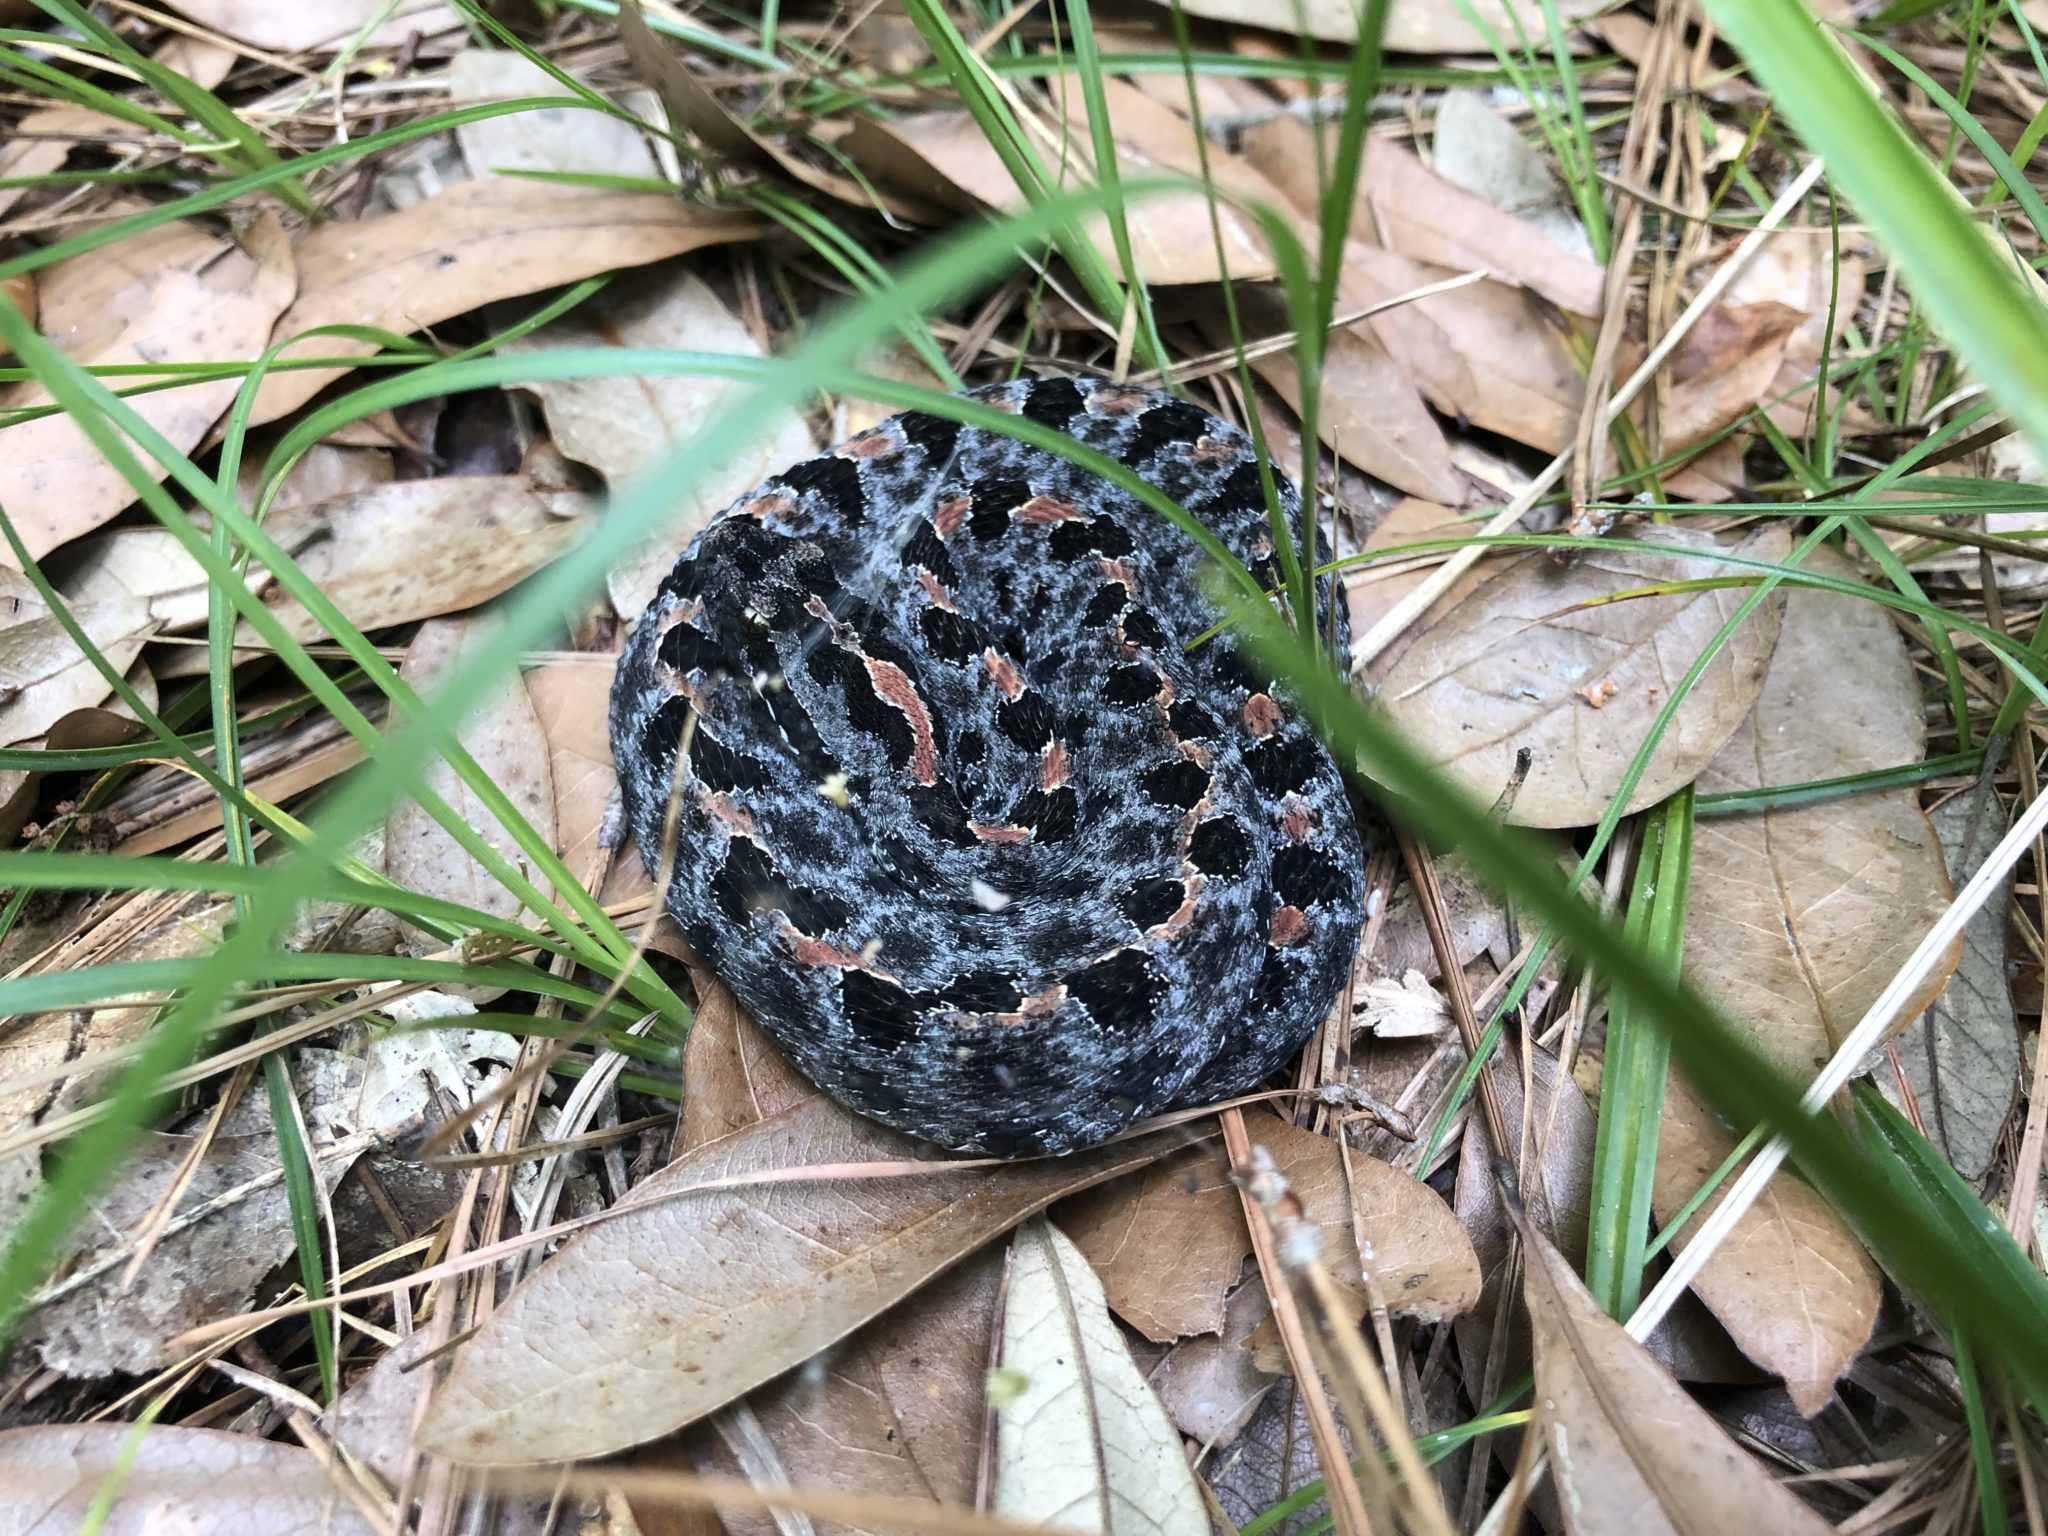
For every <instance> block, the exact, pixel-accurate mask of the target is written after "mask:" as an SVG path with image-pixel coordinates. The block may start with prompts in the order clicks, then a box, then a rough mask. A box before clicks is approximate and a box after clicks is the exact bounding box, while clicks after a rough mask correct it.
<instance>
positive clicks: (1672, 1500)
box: [1523, 1229, 1832, 1536]
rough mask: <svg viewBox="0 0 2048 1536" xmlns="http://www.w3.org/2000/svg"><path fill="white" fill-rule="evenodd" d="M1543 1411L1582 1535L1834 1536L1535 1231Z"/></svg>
mask: <svg viewBox="0 0 2048 1536" xmlns="http://www.w3.org/2000/svg"><path fill="white" fill-rule="evenodd" d="M1523 1242H1524V1244H1525V1245H1526V1260H1525V1264H1526V1270H1525V1278H1524V1282H1523V1295H1524V1296H1525V1297H1526V1299H1527V1301H1528V1304H1529V1316H1530V1322H1531V1326H1532V1328H1533V1330H1534V1335H1535V1346H1536V1415H1537V1422H1538V1424H1539V1425H1541V1427H1542V1432H1543V1436H1544V1442H1545V1444H1546V1445H1548V1446H1549V1448H1550V1464H1551V1475H1552V1476H1553V1477H1554V1478H1555V1479H1556V1482H1557V1488H1558V1494H1559V1499H1560V1502H1561V1503H1562V1505H1563V1507H1564V1511H1565V1523H1566V1528H1567V1529H1568V1530H1570V1531H1571V1532H1572V1536H1662V1533H1665V1532H1670V1533H1672V1536H1724V1533H1726V1532H1728V1531H1750V1532H1757V1533H1764V1532H1769V1533H1772V1536H1825V1533H1827V1532H1828V1531H1830V1530H1831V1529H1832V1527H1830V1526H1829V1525H1828V1523H1827V1522H1826V1521H1824V1520H1822V1519H1821V1518H1820V1517H1819V1516H1818V1515H1816V1514H1814V1512H1813V1511H1812V1510H1810V1509H1808V1508H1807V1507H1806V1506H1805V1505H1804V1504H1802V1503H1800V1502H1799V1499H1798V1498H1797V1497H1796V1496H1795V1495H1794V1494H1792V1493H1790V1492H1788V1491H1787V1490H1786V1489H1785V1488H1784V1486H1783V1485H1782V1484H1780V1483H1778V1482H1777V1481H1776V1480H1774V1479H1773V1478H1771V1477H1770V1476H1768V1475H1767V1474H1766V1473H1765V1472H1764V1470H1763V1469H1762V1468H1761V1467H1759V1466H1758V1465H1757V1464H1756V1463H1755V1462H1754V1461H1752V1460H1750V1458H1749V1457H1748V1456H1746V1455H1745V1454H1744V1453H1743V1452H1742V1451H1741V1450H1740V1449H1739V1448H1738V1447H1737V1446H1736V1445H1735V1443H1734V1442H1733V1441H1731V1440H1730V1439H1729V1438H1728V1437H1727V1435H1726V1434H1725V1433H1723V1432H1722V1430H1721V1427H1720V1426H1719V1425H1718V1424H1716V1423H1715V1422H1714V1421H1713V1419H1712V1418H1711V1417H1709V1416H1708V1414H1707V1413H1706V1411H1705V1410H1704V1409H1702V1408H1700V1407H1699V1405H1698V1404H1696V1403H1694V1402H1693V1400H1692V1399H1691V1398H1690V1397H1689V1396H1687V1395H1686V1392H1685V1390H1684V1388H1682V1387H1680V1386H1679V1385H1678V1383H1677V1382H1675V1381H1673V1380H1672V1379H1671V1378H1670V1377H1669V1376H1668V1375H1666V1374H1665V1372H1664V1370H1663V1369H1662V1368H1661V1367H1660V1366H1659V1365H1658V1364H1657V1362H1656V1361H1654V1360H1652V1359H1651V1358H1650V1356H1649V1353H1648V1351H1646V1350H1645V1349H1644V1348H1643V1347H1642V1346H1641V1345H1640V1344H1638V1343H1636V1342H1635V1341H1634V1340H1633V1339H1631V1338H1630V1337H1629V1336H1628V1335H1627V1333H1625V1332H1624V1331H1623V1330H1622V1327H1621V1325H1620V1324H1619V1323H1617V1322H1615V1321H1614V1319H1613V1318H1611V1317H1609V1316H1608V1315H1607V1314H1606V1313H1605V1312H1603V1311H1601V1310H1600V1306H1599V1303H1597V1302H1596V1301H1594V1300H1593V1297H1592V1294H1591V1293H1590V1292H1589V1291H1588V1290H1587V1289H1586V1287H1585V1285H1584V1284H1583V1283H1582V1282H1581V1281H1580V1279H1579V1277H1578V1276H1577V1275H1575V1274H1573V1273H1572V1270H1571V1266H1570V1265H1569V1264H1567V1263H1566V1262H1565V1261H1564V1258H1563V1257H1562V1256H1561V1255H1560V1254H1559V1253H1558V1251H1557V1249H1556V1248H1555V1247H1553V1246H1552V1245H1551V1243H1550V1240H1549V1239H1548V1238H1546V1237H1544V1236H1543V1234H1542V1233H1541V1232H1539V1231H1535V1230H1534V1229H1525V1230H1524V1233H1523Z"/></svg>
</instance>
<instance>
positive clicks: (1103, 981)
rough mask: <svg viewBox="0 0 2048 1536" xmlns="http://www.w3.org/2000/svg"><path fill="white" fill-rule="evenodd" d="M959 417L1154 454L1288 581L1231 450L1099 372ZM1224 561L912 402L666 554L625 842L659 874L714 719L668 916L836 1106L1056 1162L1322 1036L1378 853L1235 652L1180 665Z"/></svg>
mask: <svg viewBox="0 0 2048 1536" xmlns="http://www.w3.org/2000/svg"><path fill="white" fill-rule="evenodd" d="M971 398H973V399H976V400H979V401H981V402H983V403H985V404H987V405H991V406H995V407H997V408H1000V409H1004V410H1010V411H1015V412H1017V413H1019V414H1021V415H1024V416H1028V417H1030V418H1032V419H1034V420H1037V421H1040V422H1043V423H1045V424H1047V425H1048V426H1051V427H1054V428H1056V429H1058V430H1061V431H1064V432H1067V433H1069V434H1071V435H1072V436H1073V437H1075V438H1077V439H1079V440H1080V441H1081V442H1083V443H1086V444H1088V445H1090V446H1092V447H1094V448H1096V449H1099V450H1100V451H1102V452H1103V453H1106V454H1108V455H1110V456H1111V457H1113V458H1115V459H1117V460H1119V461H1120V462H1122V463H1124V464H1127V465H1129V466H1130V467H1131V468H1132V469H1133V470H1135V471H1136V472H1137V473H1138V474H1140V475H1142V476H1143V477H1144V478H1146V479H1147V480H1149V481H1150V482H1151V483H1153V484H1154V485H1157V486H1158V487H1160V488H1161V489H1162V490H1164V491H1165V492H1166V493H1167V494H1168V495H1169V496H1172V497H1173V498H1175V499H1176V500H1177V501H1179V502H1180V503H1181V505H1183V506H1184V507H1186V508H1187V509H1188V510H1189V511H1190V512H1192V513H1194V514H1195V515H1196V516H1198V517H1200V518H1201V519H1202V520H1203V521H1204V522H1205V523H1206V524H1207V525H1208V526H1209V527H1210V528H1211V529H1213V530H1214V531H1215V532H1216V534H1217V535H1218V536H1219V537H1220V538H1221V539H1222V540H1223V542H1224V543H1225V544H1227V545H1228V546H1229V547H1230V548H1231V549H1232V550H1233V551H1234V552H1235V553H1236V554H1237V556H1238V557H1239V558H1240V559H1242V560H1243V561H1244V562H1245V563H1246V564H1247V565H1248V566H1249V567H1250V568H1251V570H1252V571H1253V573H1254V575H1256V576H1257V577H1258V578H1259V579H1260V580H1261V581H1265V582H1267V583H1268V584H1270V583H1271V581H1272V580H1273V561H1272V558H1271V554H1272V551H1271V540H1270V535H1269V528H1268V525H1267V521H1266V516H1265V511H1264V503H1263V500H1262V498H1261V493H1260V489H1259V477H1258V470H1257V465H1256V463H1255V461H1254V458H1253V450H1252V445H1251V443H1250V442H1249V441H1248V440H1247V439H1246V438H1245V436H1244V435H1243V434H1242V433H1241V432H1239V431H1238V430H1237V429H1236V428H1234V427H1232V426H1230V425H1228V424H1227V423H1225V422H1223V421H1220V420H1218V419H1217V418H1215V417H1213V416H1210V415H1209V414H1207V413H1206V412H1204V411H1202V410H1200V409H1199V408H1197V407H1196V406H1193V405H1190V404H1188V403H1187V402H1186V401H1182V400H1176V399H1174V398H1172V397H1171V396H1168V395H1162V394H1152V393H1147V392H1145V391H1141V390H1136V389H1131V388H1127V387H1124V386H1121V385H1115V384H1110V383H1106V382H1100V381H1095V380H1088V379H1081V380H1069V379H1038V380H1023V381H1019V382H1016V383H1010V384H1002V385H996V386H993V387H991V388H987V389H981V390H977V391H975V392H974V393H973V395H972V397H971ZM1282 495H1283V498H1284V505H1285V507H1286V509H1287V512H1288V515H1289V516H1290V517H1297V516H1298V515H1299V503H1298V500H1297V498H1296V496H1295V493H1294V490H1293V488H1292V487H1291V486H1287V485H1285V484H1284V483H1283V485H1282ZM1198 560H1199V556H1198V553H1197V551H1196V549H1195V547H1194V545H1193V543H1192V542H1191V541H1190V540H1189V539H1188V537H1187V536H1186V535H1185V534H1184V533H1182V532H1180V531H1179V530H1178V529H1176V528H1174V527H1173V526H1172V525H1171V524H1170V523H1168V522H1167V521H1166V520H1165V519H1164V518H1162V517H1160V516H1159V515H1158V514H1156V513H1154V512H1152V511H1150V510H1148V509H1146V508H1144V507H1143V506H1141V505H1140V504H1139V503H1138V502H1137V501H1136V500H1135V499H1134V498H1132V497H1131V496H1130V495H1128V494H1127V493H1125V492H1123V491H1121V490H1118V489H1116V488H1115V487H1113V486H1111V485H1109V484H1108V483H1107V482H1105V481H1103V480H1102V479H1101V478H1099V477H1098V476H1095V475H1092V474H1089V473H1087V472H1085V471H1082V470H1080V469H1078V468H1076V467H1075V466H1073V465H1071V464H1069V463H1067V462H1066V461H1065V460H1063V459H1060V458H1058V457H1057V456H1055V455H1052V454H1048V453H1046V452H1044V451H1042V450H1039V449H1036V448H1032V447H1030V446H1027V445H1025V444H1023V443H1019V442H1017V441H1015V440H1013V439H1010V438H1006V437H1002V436H999V435H994V434H990V433H987V432H984V431H981V430H978V429H975V428H963V427H960V426H959V425H957V424H956V423H953V422H950V421H946V420H942V419H940V418H938V417H935V416H929V415H924V414H920V413H909V414H906V415H902V416H898V417H895V418H892V419H891V420H889V421H886V422H883V423H882V424H881V425H880V426H877V427H875V428H872V429H871V430H869V431H867V432H863V433H862V434H860V435H859V436H858V437H855V438H853V439H852V440H850V441H849V442H846V443H842V444H841V445H839V447H837V448H835V449H833V450H832V451H831V452H829V453H826V454H824V455H821V456H820V457H818V458H815V459H812V460H810V461H809V462H807V463H804V464H799V465H797V466H796V467H795V468H793V469H790V470H788V471H786V472H784V473H783V474H781V475H778V476H776V477H775V478H774V479H771V480H769V481H768V482H767V483H766V484H765V485H763V486H761V487H760V488H759V489H758V490H756V491H754V492H752V493H751V494H749V495H747V496H745V497H743V498H741V499H740V501H739V502H738V503H737V504H735V505H734V506H733V508H732V509H731V510H730V511H729V512H727V513H726V514H725V515H724V516H723V517H722V518H720V519H719V520H718V521H717V522H715V523H713V524H712V525H711V526H710V527H708V528H706V529H705V530H704V532H703V533H702V534H701V535H699V536H698V538H697V539H696V540H695V542H693V543H692V544H691V546H690V548H689V549H688V550H687V551H686V552H685V553H684V554H683V556H682V558H681V559H680V560H679V561H678V562H677V563H676V566H675V569H674V570H673V571H672V572H671V573H670V574H669V576H668V578H667V580H666V581H665V582H664V583H663V584H662V587H661V590H660V592H659V593H658V594H657V596H656V597H655V599H654V601H653V603H652V604H651V605H649V607H648V609H647V612H646V614H645V616H644V617H643V618H642V619H641V621H640V624H639V627H638V628H637V629H636V630H635V631H634V634H633V637H632V640H631V642H630V643H629V644H628V646H627V648H626V651H625V654H624V656H623V658H622V659H621V661H620V664H619V671H618V680H617V682H616V683H615V685H614V687H613V691H612V750H613V755H614V757H615V759H616V761H617V765H618V775H619V783H620V786H621V789H622V791H623V795H624V800H625V806H626V811H627V815H628V818H629V820H630V823H631V826H632V828H633V832H634V835H635V837H636V839H637V841H638V843H639V846H640V849H641V851H642V853H643V855H644V856H645V857H646V858H647V860H648V863H649V866H650V868H651V867H653V865H654V863H655V861H656V855H657V853H658V851H659V848H660V844H661V831H662V821H663V816H664V812H665V808H666V805H667V801H668V796H669V789H670V785H671V782H672V781H673V778H674V776H675V773H676V753H677V751H678V749H679V747H680V745H681V743H682V742H683V740H684V737H685V725H686V722H688V721H689V718H690V716H691V714H692V713H693V712H694V713H695V715H696V717H697V718H696V721H695V725H694V729H693V730H691V731H690V732H689V750H688V761H687V763H686V764H685V765H684V766H683V771H682V778H681V792H680V793H681V799H680V832H679V838H678V851H677V855H676V860H675V868H674V874H673V878H672V880H671V883H670V885H669V888H668V890H667V892H666V899H667V904H668V909H669V911H671V912H672V913H674V914H675V917H676V919H677V921H678V922H680V923H681V925H682V927H683V930H684V932H685V933H687V934H688V936H689V939H690V942H691V944H692V945H693V946H695V948H696V949H697V951H698V952H699V953H700V954H701V955H703V957H704V959H705V960H706V961H707V962H708V963H709V964H710V965H711V966H712V967H713V968H714V969H715V970H716V971H717V973H718V974H719V976H720V977H721V978H722V979H723V980H724V981H725V982H726V983H727V984H728V985H729V986H730V987H731V988H732V989H733V991H734V992H735V993H736V994H737V995H738V997H739V998H740V1000H741V1001H742V1002H743V1003H745V1004H746V1005H747V1007H748V1008H749V1009H750V1010H752V1012H753V1014H754V1016H755V1018H757V1019H758V1020H759V1021H760V1022H761V1024H762V1025H763V1026H764V1027H765V1028H766V1029H767V1030H768V1031H769V1033H770V1034H772V1035H773V1036H774V1037H775V1039H776V1041H777V1042H778V1043H779V1044H780V1045H781V1046H782V1048H783V1050H784V1051H786V1052H787V1053H788V1055H789V1056H790V1058H791V1059H792V1060H793V1061H794V1062H795V1063H796V1064H797V1066H798V1067H800V1068H801V1069H802V1070H803V1071H804V1072H805V1073H807V1074H808V1075H809V1076H810V1077H811V1078H812V1079H813V1080H814V1081H815V1082H817V1083H818V1085H819V1086H820V1087H822V1088H824V1089H825V1090H826V1091H827V1092H829V1093H831V1094H832V1095H833V1096H834V1097H836V1098H838V1099H839V1100H841V1101H842V1102H844V1103H846V1104H848V1105H850V1106H852V1107H853V1108H854V1109H857V1110H860V1111H861V1112H863V1113H865V1114H868V1115H872V1116H874V1117H875V1118H876V1119H878V1120H881V1121H883V1122H884V1123H886V1124H888V1125H892V1126H895V1127H897V1128H898V1129H900V1130H904V1131H907V1132H910V1133H911V1134H913V1135H916V1136H920V1137H924V1138H926V1139H928V1140H931V1141H935V1142H939V1143H941V1144H943V1145H945V1146H948V1147H952V1148H955V1149H958V1150H960V1151H968V1152H981V1153H989V1154H994V1155H997V1156H1005V1157H1011V1156H1026V1155H1031V1154H1037V1153H1055V1152H1066V1151H1071V1150H1073V1149H1075V1148H1079V1147H1085V1146H1089V1145H1091V1144H1093V1143H1095V1142H1098V1141H1101V1140H1103V1139H1104V1138H1106V1137H1109V1136H1113V1135H1115V1134H1116V1133H1117V1132H1118V1131H1120V1130H1122V1129H1123V1128H1124V1127H1126V1126H1127V1125H1129V1124H1130V1123H1131V1122H1132V1121H1134V1120H1137V1119H1140V1118H1142V1117H1144V1116H1147V1115H1152V1114H1157V1113H1158V1112H1160V1111H1161V1110H1164V1109H1167V1108H1170V1107H1173V1106H1176V1105H1183V1104H1201V1103H1207V1102H1212V1101H1214V1100H1216V1099H1219V1098H1223V1097H1227V1096H1229V1095H1231V1094H1234V1093H1239V1092H1243V1091H1245V1090H1246V1089H1248V1088H1250V1087H1252V1086H1254V1085H1255V1084H1257V1083H1258V1082H1259V1081H1260V1080H1261V1079H1262V1078H1264V1077H1266V1076H1267V1075H1268V1074H1270V1073H1271V1072H1272V1071H1273V1070H1274V1069H1275V1068H1277V1067H1279V1066H1280V1065H1282V1064H1283V1063H1284V1062H1285V1061H1286V1060H1287V1059H1288V1058H1289V1057H1290V1056H1291V1055H1292V1054H1293V1053H1294V1052H1296V1051H1297V1050H1299V1049H1300V1047H1301V1045H1302V1043H1303V1041H1304V1040H1306V1039H1307V1037H1308V1036H1309V1034H1310V1033H1311V1032H1312V1031H1313V1030H1314V1028H1315V1026H1316V1024H1317V1023H1318V1022H1320V1021H1321V1019H1322V1018H1323V1016H1324V1014H1325V1013H1326V1012H1327V1011H1328V1009H1329V1007H1330V1004H1331V1002H1332V1000H1333V999H1334V997H1335V995H1336V993H1337V991H1338V989H1339V988H1340V987H1341V986H1342V985H1343V983H1344V980H1345V978H1346V977H1347V975H1348V974H1349V968H1350V962H1351V956H1352V952H1353V949H1354V947H1355V945H1356V943H1357V938H1358V930H1359V926H1360V921H1361V913H1362V907H1363V898H1364V854H1363V850H1362V848H1361V845H1360V840H1359V833H1358V829H1357V826H1356V824H1355V823H1354V821H1353V817H1352V812H1351V807H1350V805H1349V803H1348V801H1347V800H1346V798H1345V795H1344V791H1343V786H1342V784H1341V783H1340V781H1339V778H1338V773H1337V769H1336V766H1335V764H1334V763H1333V762H1332V761H1331V759H1330V757H1329V754H1328V753H1327V752H1325V751H1324V749H1323V747H1322V746H1321V745H1320V743H1318V742H1317V740H1316V739H1315V737H1314V736H1313V735H1312V734H1311V733H1310V731H1309V730H1308V728H1307V726H1306V725H1305V724H1303V723H1302V722H1301V721H1300V720H1299V719H1297V718H1296V717H1295V716H1294V714H1293V712H1292V711H1291V709H1289V708H1288V707H1287V705H1286V704H1285V702H1284V700H1276V699H1275V698H1274V696H1273V694H1272V692H1271V691H1270V688H1269V685H1268V684H1266V683H1264V682H1262V681H1261V679H1260V678H1259V677H1258V676H1257V675H1256V674H1255V673H1254V672H1253V670H1252V669H1251V667H1250V665H1249V664H1248V663H1247V661H1246V660H1245V658H1244V657H1243V656H1241V655H1240V654H1239V653H1238V652H1237V651H1236V650H1235V649H1234V648H1233V646H1232V645H1231V644H1230V642H1229V641H1228V640H1227V639H1226V640H1214V641H1211V642H1209V643H1207V644H1205V645H1202V646H1200V647H1198V648H1196V649H1195V650H1193V651H1191V652H1190V651H1185V650H1184V649H1183V647H1184V645H1185V643H1186V642H1187V641H1189V640H1190V639H1192V638H1193V637H1194V636H1196V635H1198V634H1200V633H1201V632H1202V631H1203V630H1205V629H1206V628H1208V627H1209V625H1210V624H1211V623H1212V622H1213V621H1214V618H1215V608H1214V605H1213V604H1212V603H1211V601H1210V600H1209V599H1208V598H1207V597H1206V596H1204V594H1203V591H1202V588H1201V587H1200V585H1199V584H1198V583H1197V581H1196V579H1195V577H1196V569H1197V564H1198ZM1329 599H1330V593H1329V591H1328V584H1327V582H1326V583H1324V589H1323V592H1322V600H1323V601H1324V602H1325V603H1327V602H1328V601H1329ZM1345 638H1346V637H1345V635H1344V633H1343V624H1342V620H1341V617H1340V619H1339V641H1340V644H1341V643H1342V642H1343V640H1344V639H1345Z"/></svg>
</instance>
